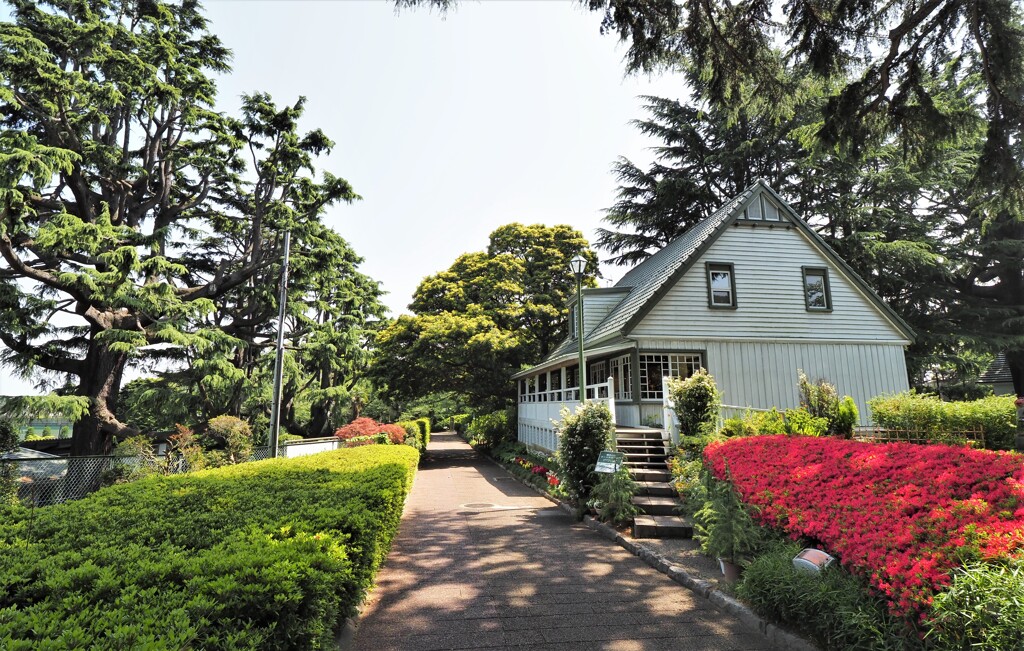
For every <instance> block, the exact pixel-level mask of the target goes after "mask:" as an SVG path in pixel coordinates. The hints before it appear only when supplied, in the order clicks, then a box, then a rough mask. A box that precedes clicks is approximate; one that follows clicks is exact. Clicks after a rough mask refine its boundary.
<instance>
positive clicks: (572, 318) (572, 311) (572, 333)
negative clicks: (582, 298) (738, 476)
mask: <svg viewBox="0 0 1024 651" xmlns="http://www.w3.org/2000/svg"><path fill="white" fill-rule="evenodd" d="M576 321H577V317H576V306H575V305H573V306H571V307H570V308H569V339H575V338H576V330H577V328H576Z"/></svg>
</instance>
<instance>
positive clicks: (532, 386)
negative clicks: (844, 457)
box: [515, 181, 914, 449]
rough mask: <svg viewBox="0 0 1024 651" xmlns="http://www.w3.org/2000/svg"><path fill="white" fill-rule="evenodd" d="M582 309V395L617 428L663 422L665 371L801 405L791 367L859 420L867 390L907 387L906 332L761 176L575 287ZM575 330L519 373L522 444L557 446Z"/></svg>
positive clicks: (574, 391) (572, 388) (733, 396)
mask: <svg viewBox="0 0 1024 651" xmlns="http://www.w3.org/2000/svg"><path fill="white" fill-rule="evenodd" d="M576 302H577V299H576V298H575V297H574V298H573V299H572V300H571V302H570V323H573V324H575V323H576V321H575V310H576V309H577V305H576ZM583 308H584V310H583V316H584V328H583V329H584V333H583V337H584V349H585V353H586V366H587V369H586V374H585V375H586V378H587V393H588V398H590V399H596V400H604V401H608V402H609V403H610V404H611V406H612V409H613V413H614V415H615V420H616V424H617V425H618V426H620V427H621V426H643V425H651V426H655V427H660V426H661V424H662V420H663V418H662V411H663V398H664V394H663V382H662V379H663V378H664V377H666V376H674V377H687V376H689V375H690V374H691V373H693V372H694V371H695V370H697V369H698V368H701V367H704V368H707V369H708V371H709V372H710V373H711V374H712V375H713V376H714V377H715V380H716V381H717V383H718V386H719V389H720V390H721V391H722V393H723V402H724V403H725V404H726V405H730V406H732V407H731V409H733V410H734V411H736V410H739V411H742V409H743V408H746V407H752V408H762V409H764V408H770V407H779V408H781V409H785V408H789V407H795V406H797V405H798V403H799V400H798V394H797V388H796V384H797V372H798V369H802V370H803V371H804V372H805V373H806V374H807V375H808V376H809V377H810V378H812V379H817V378H824V379H826V380H828V381H830V382H832V383H834V384H835V385H836V386H837V387H838V389H839V391H840V392H841V394H849V395H851V396H853V398H854V399H855V400H856V401H857V406H858V408H859V410H860V418H861V423H862V424H867V423H868V422H869V421H870V417H869V412H868V408H867V404H866V403H867V400H868V399H870V398H872V397H874V396H876V395H879V394H882V393H893V392H898V391H904V390H906V389H908V381H907V369H906V361H905V358H904V348H905V347H906V346H908V345H909V344H911V343H912V341H913V339H914V333H913V331H912V330H911V329H910V327H909V326H908V325H907V324H906V323H905V322H904V321H903V320H902V319H901V318H900V317H899V316H898V315H897V314H896V313H895V312H893V310H892V309H891V308H889V307H888V306H887V305H886V304H885V303H884V302H882V300H881V299H880V298H879V297H878V296H877V295H876V294H875V293H874V292H873V291H872V290H871V288H870V287H869V286H868V285H867V284H866V283H865V282H864V280H863V279H861V278H860V277H859V276H858V275H857V274H856V273H855V272H854V271H853V270H852V269H851V268H850V267H849V266H848V265H847V264H846V263H845V262H843V261H842V260H841V259H840V258H839V256H838V255H837V254H836V253H835V251H833V250H832V249H831V248H830V247H829V246H828V245H827V244H826V243H825V242H824V241H823V240H822V239H821V237H819V236H818V234H817V233H815V232H814V230H813V229H811V228H810V227H809V226H808V225H807V224H806V223H805V222H804V221H803V220H802V219H801V218H800V217H799V216H798V215H797V214H796V213H794V212H793V209H792V208H790V206H789V205H787V204H786V202H785V201H783V200H782V199H781V198H780V197H779V196H778V194H776V193H775V191H774V190H772V189H771V188H770V187H768V185H767V184H766V183H765V182H763V181H758V182H756V183H755V184H754V185H752V186H751V187H749V188H747V189H746V190H745V191H744V192H743V193H742V194H740V195H739V196H738V197H735V198H734V199H732V200H731V201H729V202H727V203H726V204H725V205H724V206H722V208H721V209H719V210H718V211H717V212H716V213H715V214H714V215H712V216H710V217H708V218H707V219H705V220H703V221H702V222H700V223H698V224H697V225H695V226H694V227H692V228H691V229H690V230H688V231H687V232H686V233H684V234H683V235H681V236H680V237H678V238H677V239H675V240H673V241H672V242H671V243H669V244H668V246H666V247H665V248H664V249H662V250H661V251H658V252H657V253H655V254H654V255H652V256H651V257H650V258H648V259H647V260H645V261H644V262H642V263H640V264H639V265H637V266H636V267H634V268H633V269H631V270H630V271H629V272H628V273H626V275H625V276H623V278H622V279H621V280H620V281H619V282H618V283H616V285H615V286H614V287H610V288H601V289H585V290H584V291H583ZM575 330H576V328H575V327H572V328H571V332H570V336H569V337H568V338H567V339H566V340H565V341H564V342H563V343H562V344H561V345H560V346H559V347H558V348H557V349H556V350H555V351H554V352H553V353H552V354H551V355H549V356H548V358H547V359H545V360H544V361H543V362H542V363H540V364H538V365H537V366H535V367H533V368H530V369H527V370H524V371H522V372H520V373H518V374H517V375H516V376H515V380H516V382H517V384H518V396H519V438H520V440H521V441H523V442H526V443H531V444H534V445H537V446H540V447H543V448H547V449H554V448H555V447H557V438H556V435H555V430H554V426H553V421H557V420H558V419H559V418H560V416H559V414H560V411H561V409H562V407H563V406H566V407H569V408H570V409H572V408H574V407H575V405H576V401H577V400H578V398H579V389H578V381H577V378H578V368H577V366H578V364H577V347H578V340H577V339H576V335H577V333H576V332H575Z"/></svg>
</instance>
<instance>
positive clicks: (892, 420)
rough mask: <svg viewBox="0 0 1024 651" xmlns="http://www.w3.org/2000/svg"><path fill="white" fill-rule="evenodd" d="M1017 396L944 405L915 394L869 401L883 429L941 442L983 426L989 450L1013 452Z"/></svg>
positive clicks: (876, 420)
mask: <svg viewBox="0 0 1024 651" xmlns="http://www.w3.org/2000/svg"><path fill="white" fill-rule="evenodd" d="M1013 401H1014V397H1013V396H989V397H987V398H982V399H980V400H972V401H969V402H944V401H943V400H941V399H939V398H938V397H937V396H932V395H923V394H917V393H913V392H909V391H907V392H904V393H897V394H893V395H886V396H877V397H875V398H872V399H871V400H869V401H868V406H869V407H870V408H871V419H872V421H874V423H875V424H876V425H878V426H880V427H885V428H888V429H899V430H915V431H920V432H925V433H926V434H928V436H929V437H930V438H932V439H934V440H935V442H937V443H942V442H946V441H948V440H949V435H950V434H951V433H957V432H964V431H966V430H969V429H972V428H975V427H980V428H982V429H983V430H984V432H985V447H987V448H990V449H995V450H1010V449H1013V446H1014V436H1015V435H1016V433H1017V408H1016V407H1015V406H1014V404H1013Z"/></svg>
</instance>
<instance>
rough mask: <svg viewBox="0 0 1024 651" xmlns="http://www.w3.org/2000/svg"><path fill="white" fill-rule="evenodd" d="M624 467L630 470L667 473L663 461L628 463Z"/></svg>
mask: <svg viewBox="0 0 1024 651" xmlns="http://www.w3.org/2000/svg"><path fill="white" fill-rule="evenodd" d="M624 463H625V465H626V467H628V468H629V469H630V470H634V469H635V470H664V471H666V472H667V471H668V466H666V465H665V461H664V460H662V461H629V460H626V461H625V462H624Z"/></svg>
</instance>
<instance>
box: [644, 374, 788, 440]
mask: <svg viewBox="0 0 1024 651" xmlns="http://www.w3.org/2000/svg"><path fill="white" fill-rule="evenodd" d="M669 379H670V378H668V377H663V378H662V379H661V391H662V394H661V395H662V402H661V404H662V410H663V414H662V421H661V422H663V423H665V431H666V432H668V435H669V440H671V441H672V445H679V419H678V418H676V410H675V406H674V405H673V404H672V397H671V396H670V395H669V391H668V381H669ZM720 407H721V408H720V409H719V410H718V424H717V427H718V429H722V427H723V426H724V425H725V421H726V420H727V419H729V418H742V417H743V416H745V415H746V414H747V412H753V411H762V412H763V411H771V409H763V408H761V407H740V406H738V405H721V406H720Z"/></svg>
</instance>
